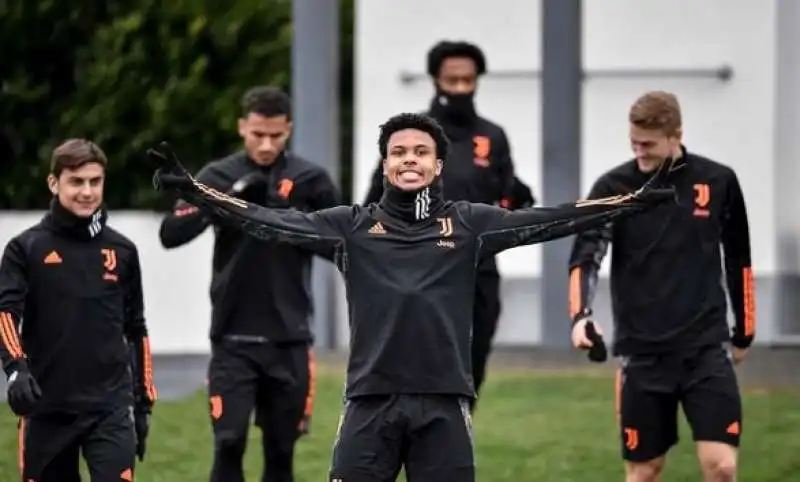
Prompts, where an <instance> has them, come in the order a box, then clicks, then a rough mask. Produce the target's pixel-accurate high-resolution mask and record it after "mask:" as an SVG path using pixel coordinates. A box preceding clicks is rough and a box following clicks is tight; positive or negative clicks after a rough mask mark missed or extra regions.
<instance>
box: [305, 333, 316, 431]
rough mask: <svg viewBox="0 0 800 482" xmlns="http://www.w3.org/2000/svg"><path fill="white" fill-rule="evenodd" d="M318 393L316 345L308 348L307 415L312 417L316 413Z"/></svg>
mask: <svg viewBox="0 0 800 482" xmlns="http://www.w3.org/2000/svg"><path fill="white" fill-rule="evenodd" d="M316 394H317V360H316V358H315V357H314V347H311V348H309V349H308V394H307V395H306V408H305V412H304V413H305V415H306V416H307V417H310V416H311V414H313V413H314V397H315V396H316Z"/></svg>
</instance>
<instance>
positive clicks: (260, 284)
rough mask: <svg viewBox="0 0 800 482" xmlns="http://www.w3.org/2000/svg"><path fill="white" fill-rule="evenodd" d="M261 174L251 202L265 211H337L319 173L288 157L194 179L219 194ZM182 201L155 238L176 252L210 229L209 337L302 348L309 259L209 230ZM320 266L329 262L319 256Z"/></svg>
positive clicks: (205, 171)
mask: <svg viewBox="0 0 800 482" xmlns="http://www.w3.org/2000/svg"><path fill="white" fill-rule="evenodd" d="M254 173H260V174H263V176H264V178H265V179H266V183H267V186H264V187H263V188H262V189H260V190H259V191H258V196H260V197H262V199H259V200H255V199H251V200H252V201H254V202H256V203H257V204H260V205H263V206H268V207H273V208H294V209H298V210H301V211H310V210H315V209H323V208H329V207H333V206H336V205H338V204H341V194H340V193H339V190H338V189H337V188H336V187H335V185H334V184H333V180H332V179H331V177H330V176H329V175H328V173H327V171H325V169H323V168H322V167H321V166H319V165H318V164H314V163H313V162H311V161H308V160H306V159H304V158H302V157H300V156H298V155H296V154H293V153H290V152H284V153H282V154H281V155H280V157H279V158H278V159H277V160H276V161H275V163H273V164H272V165H270V166H269V167H262V166H259V165H257V164H255V163H254V162H253V161H252V160H250V158H249V157H248V156H247V154H246V153H245V152H243V151H240V152H236V153H234V154H231V155H230V156H227V157H225V158H222V159H219V160H215V161H212V162H210V163H208V164H207V165H206V166H205V167H203V168H202V169H201V170H200V172H199V173H198V174H197V177H198V179H200V180H201V181H203V182H205V183H207V184H208V185H209V186H211V187H213V188H215V189H219V190H221V191H223V192H230V191H231V189H232V188H233V186H234V185H235V184H236V183H237V181H238V180H240V179H242V178H244V177H245V176H248V175H252V174H254ZM212 221H213V220H212V218H211V217H209V216H208V215H206V214H204V213H201V212H199V211H198V210H197V208H196V207H194V206H192V205H191V204H189V203H188V202H186V201H185V200H182V199H179V200H177V201H176V203H175V208H174V210H173V212H172V213H170V214H168V215H166V216H165V217H164V219H163V221H162V223H161V227H160V231H159V237H160V240H161V244H162V245H163V246H164V247H165V248H167V249H174V248H178V247H180V246H183V245H185V244H187V243H189V242H191V241H192V240H194V239H195V238H197V237H198V236H200V235H201V234H202V233H203V232H204V231H205V230H206V229H208V228H209V227H210V226H211V227H212V229H213V230H214V254H213V262H212V278H211V288H210V296H211V304H212V314H211V318H212V320H211V329H210V333H209V337H210V339H211V340H212V341H219V340H221V339H223V338H225V337H229V336H236V337H247V338H249V339H253V340H258V339H262V340H264V341H270V342H277V343H292V342H310V341H311V340H312V339H313V333H312V329H311V315H312V310H313V299H312V297H311V285H310V284H311V266H312V264H311V262H312V258H313V256H312V253H310V252H308V251H306V250H304V249H301V248H297V247H295V246H286V245H280V244H275V243H265V242H261V241H258V240H255V239H252V238H250V237H248V236H244V235H243V234H242V233H240V232H239V231H237V230H236V229H232V228H231V227H230V226H227V225H225V224H224V223H218V222H212ZM320 254H321V256H322V257H323V258H329V256H326V255H324V254H322V253H320Z"/></svg>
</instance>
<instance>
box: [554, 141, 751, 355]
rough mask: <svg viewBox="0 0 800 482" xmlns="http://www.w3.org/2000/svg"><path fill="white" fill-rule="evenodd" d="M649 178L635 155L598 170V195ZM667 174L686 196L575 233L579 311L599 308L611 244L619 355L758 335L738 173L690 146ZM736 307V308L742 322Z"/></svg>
mask: <svg viewBox="0 0 800 482" xmlns="http://www.w3.org/2000/svg"><path fill="white" fill-rule="evenodd" d="M646 177H647V175H646V174H644V173H642V172H641V171H639V169H638V167H637V164H636V161H635V160H630V161H628V162H625V163H624V164H621V165H620V166H618V167H616V168H614V169H612V170H610V171H608V172H607V173H605V174H604V175H602V176H601V177H600V178H599V179H597V181H596V182H595V183H594V185H593V187H592V189H591V192H590V194H589V196H590V197H598V196H610V195H614V194H618V193H621V192H628V191H629V190H630V189H631V188H633V187H635V186H637V185H641V181H642V179H645V178H646ZM665 183H666V184H668V185H669V186H673V187H674V188H675V190H676V193H677V196H678V203H677V204H674V205H662V206H659V207H658V208H656V209H653V210H651V211H648V212H647V213H641V214H638V215H636V216H633V217H630V218H626V219H624V220H619V221H615V222H614V223H611V224H608V225H606V226H604V227H602V228H598V229H593V230H589V231H586V232H584V233H582V234H580V235H578V236H577V237H576V238H575V242H574V245H573V249H572V254H571V257H570V261H569V270H570V281H569V282H570V316H571V318H572V319H573V321H576V320H578V319H580V318H581V317H585V316H587V315H589V314H591V306H592V300H593V298H594V294H595V291H596V287H597V277H598V271H599V269H600V265H601V263H602V261H603V258H604V257H605V255H606V252H607V250H608V247H609V245H610V246H611V272H610V284H611V301H612V310H613V317H614V320H613V321H614V353H615V354H616V355H623V356H624V355H635V354H652V353H661V352H667V351H675V350H680V349H683V348H688V349H690V348H692V347H696V346H700V345H706V344H714V343H722V342H726V341H729V340H730V341H731V342H732V344H733V345H734V346H737V347H740V348H746V347H748V346H750V344H751V343H752V341H753V337H754V336H755V301H754V286H753V272H752V267H751V259H750V235H749V226H748V220H747V211H746V208H745V202H744V198H743V195H742V190H741V187H740V185H739V181H738V178H737V176H736V174H735V172H734V171H733V170H732V169H731V168H729V167H727V166H724V165H722V164H720V163H717V162H715V161H712V160H711V159H708V158H706V157H703V156H700V155H697V154H694V153H691V152H687V151H686V150H685V148H684V149H683V156H682V157H681V158H680V159H677V160H675V161H674V162H673V164H672V167H671V169H670V171H669V173H668V175H667V176H666V178H665ZM665 187H666V186H665ZM723 279H725V280H726V282H725V283H724V284H725V285H726V286H724V285H723V282H722V280H723ZM726 288H727V293H728V294H729V297H730V305H729V304H728V299H727V297H726ZM729 306H730V307H731V308H732V311H733V313H734V315H735V324H734V326H733V329H732V330H731V329H730V328H729V325H728V317H727V313H728V307H729Z"/></svg>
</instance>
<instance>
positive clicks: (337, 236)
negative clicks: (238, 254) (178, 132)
mask: <svg viewBox="0 0 800 482" xmlns="http://www.w3.org/2000/svg"><path fill="white" fill-rule="evenodd" d="M148 154H149V155H150V156H151V158H154V159H156V160H157V161H158V162H159V163H160V164H161V165H162V166H163V167H162V168H160V169H159V170H158V171H157V172H156V175H155V178H154V181H155V184H156V188H157V189H159V190H173V191H177V192H178V193H179V194H180V196H181V198H182V199H184V200H186V201H187V202H189V203H191V204H192V205H194V206H197V207H198V208H200V209H201V210H203V211H206V212H209V213H213V214H214V215H216V216H218V217H219V218H221V219H222V220H224V222H226V223H227V224H229V225H232V226H237V227H238V228H239V229H241V230H242V231H244V232H245V233H247V234H249V235H251V236H253V237H255V238H258V239H262V240H269V241H278V242H284V243H289V244H294V245H303V246H305V247H308V248H312V249H313V248H319V249H321V250H325V251H328V250H330V249H331V248H334V247H338V246H339V245H341V244H342V243H343V242H344V239H345V237H346V235H347V232H348V231H349V226H350V224H349V221H350V219H351V212H352V208H350V207H349V206H338V207H334V208H330V209H323V210H321V211H315V212H312V213H304V212H300V211H297V210H294V209H267V208H264V207H261V206H258V205H256V204H253V203H249V202H247V201H244V200H242V199H238V198H235V197H232V196H229V195H227V194H225V193H222V192H220V191H218V190H216V189H213V188H211V187H209V186H207V185H205V184H203V183H202V182H200V181H198V180H197V179H195V178H194V177H192V175H191V174H189V172H188V171H186V169H185V168H184V167H183V166H182V165H181V164H180V162H178V160H177V158H176V157H175V155H174V154H173V153H172V152H171V151H170V150H169V148H168V147H165V146H163V145H162V147H161V150H160V151H154V150H150V151H148Z"/></svg>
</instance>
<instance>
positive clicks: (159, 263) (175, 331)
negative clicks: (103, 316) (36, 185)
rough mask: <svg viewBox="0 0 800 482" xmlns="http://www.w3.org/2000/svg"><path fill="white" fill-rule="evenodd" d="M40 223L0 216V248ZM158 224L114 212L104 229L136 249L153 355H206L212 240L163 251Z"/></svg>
mask: <svg viewBox="0 0 800 482" xmlns="http://www.w3.org/2000/svg"><path fill="white" fill-rule="evenodd" d="M41 217H42V213H32V212H24V213H15V212H9V211H0V247H5V245H6V244H7V243H8V240H9V239H11V238H12V237H13V236H15V235H16V234H17V233H19V232H21V231H23V230H25V229H27V228H28V227H29V226H31V225H33V224H35V223H36V222H38V221H39V220H40V219H41ZM160 222H161V218H160V217H159V216H156V215H155V214H153V213H138V212H124V211H122V212H119V211H118V212H112V213H111V214H110V215H109V223H108V224H109V225H110V226H112V227H114V228H115V229H117V230H118V231H120V232H121V233H122V234H124V235H125V236H127V237H128V238H130V239H131V240H132V241H133V242H134V243H136V245H137V246H138V248H139V257H140V262H141V265H142V284H143V285H144V299H145V315H146V316H147V323H148V328H149V329H150V338H151V349H152V351H153V353H155V354H165V353H182V354H183V353H186V354H188V353H206V352H208V328H209V324H210V321H211V303H210V302H209V298H208V286H209V283H210V280H211V247H212V242H213V235H212V233H211V231H210V230H208V231H206V232H205V233H204V234H203V235H202V236H200V237H199V238H197V239H195V240H194V241H193V242H192V243H190V244H188V245H185V246H183V247H180V248H177V249H174V250H171V251H167V250H165V249H164V248H162V247H161V244H160V242H159V240H158V227H159V224H160Z"/></svg>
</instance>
